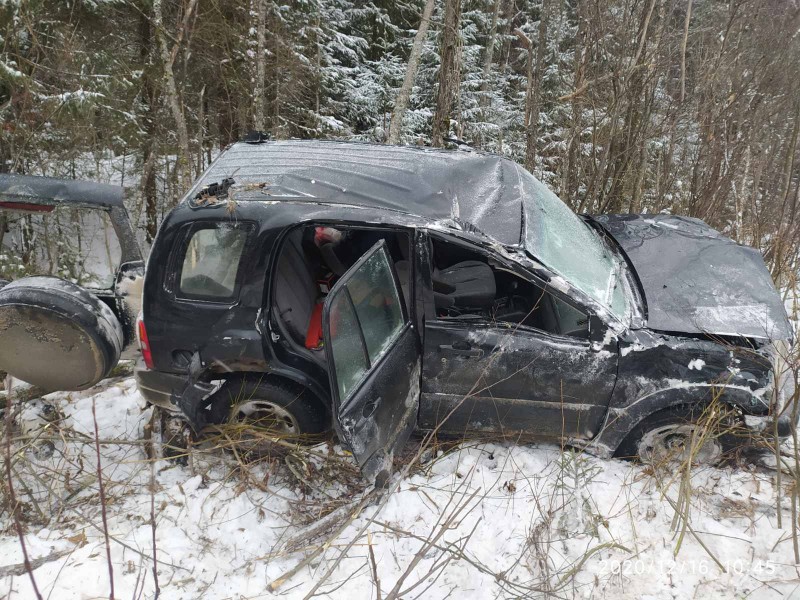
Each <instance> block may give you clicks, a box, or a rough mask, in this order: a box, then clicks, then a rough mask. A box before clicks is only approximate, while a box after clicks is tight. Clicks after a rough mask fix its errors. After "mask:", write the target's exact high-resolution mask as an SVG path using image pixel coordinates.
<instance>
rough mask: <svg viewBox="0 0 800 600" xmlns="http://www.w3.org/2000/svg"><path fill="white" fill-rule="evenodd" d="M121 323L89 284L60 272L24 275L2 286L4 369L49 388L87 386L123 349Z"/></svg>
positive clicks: (0, 360)
mask: <svg viewBox="0 0 800 600" xmlns="http://www.w3.org/2000/svg"><path fill="white" fill-rule="evenodd" d="M122 340H123V337H122V327H121V325H120V323H119V321H118V320H117V317H116V316H115V315H114V313H113V312H112V311H111V309H110V308H109V307H108V306H107V305H105V304H104V303H103V302H101V301H100V300H99V299H98V298H96V297H95V296H93V295H92V294H90V293H89V292H87V291H86V290H85V289H83V288H82V287H80V286H79V285H76V284H74V283H70V282H69V281H64V280H63V279H58V278H56V277H26V278H24V279H20V280H18V281H13V282H11V283H9V284H8V285H6V286H5V287H3V288H2V289H0V371H7V372H8V373H10V374H11V375H13V376H14V377H16V378H18V379H21V380H22V381H27V382H28V383H30V384H33V385H36V386H38V387H41V388H43V389H45V390H49V391H55V390H84V389H86V388H89V387H91V386H93V385H94V384H95V383H97V382H98V381H100V380H101V379H103V377H105V376H106V375H108V373H109V372H110V371H111V369H113V368H114V366H115V365H116V364H117V361H118V360H119V354H120V352H121V351H122V343H123V342H122Z"/></svg>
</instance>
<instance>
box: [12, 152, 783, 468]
mask: <svg viewBox="0 0 800 600" xmlns="http://www.w3.org/2000/svg"><path fill="white" fill-rule="evenodd" d="M32 331H33V334H35V332H36V330H35V329H34V330H32ZM138 333H139V338H140V344H141V350H142V358H143V363H144V365H142V367H141V368H139V369H138V370H137V372H136V377H137V382H138V385H139V389H140V390H141V393H142V394H143V395H144V397H145V398H146V399H147V400H148V401H149V402H151V403H152V404H154V405H156V406H158V407H161V408H162V409H164V410H165V411H166V412H168V413H171V414H173V415H178V416H179V417H180V418H181V419H183V420H185V421H186V422H188V423H189V424H190V425H191V428H192V429H194V430H195V431H197V432H199V431H200V430H201V429H203V428H204V427H205V426H206V425H210V424H215V423H222V422H225V421H229V420H247V421H250V422H255V423H258V424H261V425H265V426H268V427H271V428H274V429H277V430H279V431H280V432H282V433H284V434H312V433H318V432H322V431H325V430H328V429H330V427H331V425H332V426H333V428H334V429H335V430H336V432H337V433H338V435H339V437H340V439H342V440H343V441H344V442H346V444H347V445H348V446H349V447H350V449H351V450H352V453H353V455H354V457H355V458H356V460H357V461H358V463H359V465H360V466H361V467H362V470H363V472H364V473H365V475H366V476H367V477H368V478H370V479H372V478H376V476H378V475H380V476H381V477H385V475H386V474H387V473H388V472H389V466H390V462H391V459H392V456H393V454H394V452H395V451H396V450H397V449H398V448H399V447H400V446H401V445H402V444H403V443H404V442H405V441H406V440H407V439H408V437H409V435H410V434H411V433H412V431H414V430H421V431H432V430H435V431H437V432H439V433H441V434H447V435H456V436H464V435H475V434H490V435H493V436H498V435H499V436H503V437H505V438H506V439H514V440H516V439H526V440H551V441H555V442H559V443H564V444H570V445H572V446H575V447H579V448H584V449H586V450H588V451H590V452H594V453H596V454H599V455H605V456H613V455H618V456H635V455H638V456H640V457H642V458H647V459H656V458H661V457H665V456H669V455H670V454H671V453H673V452H675V451H677V452H679V453H680V452H685V451H686V447H687V445H688V446H690V447H691V448H692V456H693V457H694V458H695V459H697V460H706V461H708V462H714V461H716V460H717V459H718V458H719V457H720V455H721V454H722V453H723V452H724V451H725V450H726V449H727V447H728V446H729V445H730V444H731V439H730V438H731V436H729V435H727V434H726V435H714V436H705V437H703V438H702V440H701V442H702V443H701V444H700V446H699V447H696V446H697V445H696V444H695V443H694V442H692V443H691V444H689V443H688V442H689V441H690V440H694V439H695V438H696V436H695V433H696V432H697V431H699V430H700V429H701V428H700V427H698V426H697V423H698V421H699V420H701V419H705V418H707V417H708V416H709V414H711V413H713V415H719V414H722V415H723V417H724V419H725V421H724V422H725V427H724V429H725V431H728V428H727V424H728V423H729V422H730V423H733V424H735V425H737V426H739V425H741V427H740V428H739V429H742V430H743V431H744V432H745V433H746V432H747V431H748V428H749V430H752V429H759V428H761V429H763V428H764V427H770V428H772V427H773V425H776V426H777V425H779V426H777V429H778V430H779V431H780V433H782V434H785V433H786V430H787V429H788V419H787V418H786V417H783V416H781V412H782V410H783V399H782V396H781V393H780V390H779V389H778V388H779V386H778V385H776V383H775V379H776V378H775V375H774V373H775V372H776V369H775V363H776V360H777V359H779V357H780V354H781V352H780V350H779V349H780V347H781V344H783V345H784V347H785V344H786V342H787V341H789V340H790V338H791V336H792V333H791V329H790V325H789V322H788V319H787V316H786V313H785V310H784V307H783V304H782V302H781V299H780V297H779V295H778V294H777V292H776V290H775V288H774V286H773V284H772V281H771V279H770V275H769V273H768V271H767V269H766V267H765V265H764V263H763V260H762V258H761V256H760V254H759V253H758V252H757V251H756V250H754V249H752V248H748V247H745V246H740V245H738V244H736V243H734V242H733V241H731V240H730V239H727V238H725V237H723V236H722V235H721V234H719V233H718V232H716V231H714V230H713V229H711V228H709V227H708V226H707V225H705V224H704V223H702V222H701V221H698V220H696V219H690V218H684V217H674V216H669V215H655V216H653V215H625V216H600V217H579V216H576V215H575V214H574V213H572V212H571V211H570V210H569V209H568V208H567V207H566V206H565V205H564V204H563V203H562V202H561V201H560V200H559V199H558V198H557V197H556V196H555V195H554V194H553V193H552V192H551V191H550V190H549V189H548V188H547V187H545V186H544V185H543V184H541V183H540V182H539V181H537V180H536V179H535V178H534V177H532V176H531V175H530V174H529V173H527V172H526V171H525V170H524V169H522V168H521V167H519V166H518V165H517V164H515V163H513V162H511V161H509V160H506V159H504V158H501V157H497V156H492V155H487V154H482V153H477V152H467V151H455V152H451V151H439V150H431V149H424V148H407V147H392V146H383V145H374V144H360V143H343V142H317V141H308V142H301V141H286V142H262V143H255V144H248V143H240V144H235V145H233V146H232V147H230V148H229V149H227V150H226V151H224V152H223V153H222V154H221V155H220V157H219V158H218V159H217V160H216V162H214V163H213V165H212V166H211V167H210V168H209V169H208V171H206V173H205V174H204V175H203V176H202V177H201V178H200V180H199V181H198V182H197V183H196V185H195V186H194V188H193V189H192V190H190V191H189V193H188V194H187V196H186V197H185V199H184V200H183V201H182V202H181V203H180V205H179V206H178V207H177V208H175V209H174V210H173V211H172V212H171V213H170V214H169V215H168V216H167V218H166V219H165V220H164V223H163V224H162V226H161V229H160V230H159V233H158V236H157V238H156V240H155V242H154V244H153V248H152V251H151V254H150V257H149V260H148V263H147V271H146V275H145V282H144V293H143V297H142V313H141V318H140V320H139V323H138ZM40 363H41V361H37V360H36V359H35V358H32V359H31V360H30V361H28V362H26V363H25V364H26V365H34V366H35V367H36V368H38V369H46V368H47V365H44V364H40ZM0 366H1V365H0ZM713 415H712V416H713ZM772 419H776V421H775V422H773V421H772ZM720 422H721V421H720ZM703 430H704V431H705V429H703Z"/></svg>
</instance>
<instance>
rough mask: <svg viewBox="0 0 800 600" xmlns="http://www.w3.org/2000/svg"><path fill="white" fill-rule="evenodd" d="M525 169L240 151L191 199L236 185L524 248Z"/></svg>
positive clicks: (254, 148) (468, 159) (309, 151)
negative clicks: (443, 226)
mask: <svg viewBox="0 0 800 600" xmlns="http://www.w3.org/2000/svg"><path fill="white" fill-rule="evenodd" d="M520 177H521V167H519V166H518V165H517V164H516V163H514V162H513V161H511V160H508V159H506V158H503V157H500V156H496V155H492V154H484V153H481V152H474V151H452V150H435V149H431V148H422V147H413V146H389V145H384V144H371V143H363V142H338V141H317V140H309V141H301V140H287V141H274V142H262V143H258V144H250V143H237V144H233V145H232V146H231V147H230V148H228V149H227V150H226V151H225V152H223V153H222V154H221V155H220V156H219V158H218V159H217V160H216V161H215V162H214V164H212V165H211V167H210V168H209V169H208V170H207V171H206V173H205V174H204V175H203V177H202V178H201V179H200V180H198V182H197V183H196V184H195V186H194V187H193V188H192V190H191V191H190V192H189V194H187V198H189V199H191V198H194V197H195V196H196V195H197V194H198V192H199V191H201V190H203V189H204V188H205V187H207V186H209V185H212V184H214V183H218V184H220V183H222V182H224V181H225V180H226V179H228V178H232V179H233V180H234V181H235V183H234V184H233V190H234V194H235V199H236V200H237V201H239V200H262V201H270V200H271V201H281V200H285V201H293V202H296V201H307V202H316V203H324V204H341V205H348V206H360V207H369V208H374V209H382V210H387V211H396V212H401V213H406V214H409V215H415V216H418V217H423V218H426V219H430V220H431V221H443V222H449V223H448V224H449V225H455V226H458V227H462V228H467V229H469V228H475V229H477V230H479V231H480V232H481V233H483V234H485V235H487V236H489V237H491V238H493V239H495V240H497V241H498V242H500V243H503V244H506V245H520V244H521V239H522V230H523V225H524V219H523V206H522V195H521V185H520Z"/></svg>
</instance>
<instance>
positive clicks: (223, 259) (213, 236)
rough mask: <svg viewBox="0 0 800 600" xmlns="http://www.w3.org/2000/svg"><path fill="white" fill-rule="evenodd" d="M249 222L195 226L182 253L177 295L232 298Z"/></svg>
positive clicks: (214, 299)
mask: <svg viewBox="0 0 800 600" xmlns="http://www.w3.org/2000/svg"><path fill="white" fill-rule="evenodd" d="M250 230H251V227H250V225H249V224H242V223H215V224H213V225H209V226H207V227H202V228H200V229H196V230H195V231H194V232H193V233H192V234H191V235H190V237H189V242H188V244H187V245H186V251H185V253H184V255H183V264H182V267H181V275H180V283H179V285H178V292H179V295H180V296H182V297H185V298H190V299H194V298H197V299H203V300H212V301H226V300H231V299H232V298H234V297H235V296H236V293H237V281H238V276H239V263H240V262H241V260H242V253H243V252H244V247H245V243H246V242H247V236H248V234H249V232H250Z"/></svg>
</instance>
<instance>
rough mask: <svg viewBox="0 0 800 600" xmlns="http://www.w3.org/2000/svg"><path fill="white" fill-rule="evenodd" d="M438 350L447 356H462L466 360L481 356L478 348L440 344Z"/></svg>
mask: <svg viewBox="0 0 800 600" xmlns="http://www.w3.org/2000/svg"><path fill="white" fill-rule="evenodd" d="M439 350H441V351H442V352H445V353H447V354H455V355H457V356H464V357H466V358H480V357H481V356H483V350H482V349H480V348H471V347H469V346H466V345H465V346H463V347H461V346H454V345H450V344H442V345H440V346H439Z"/></svg>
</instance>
